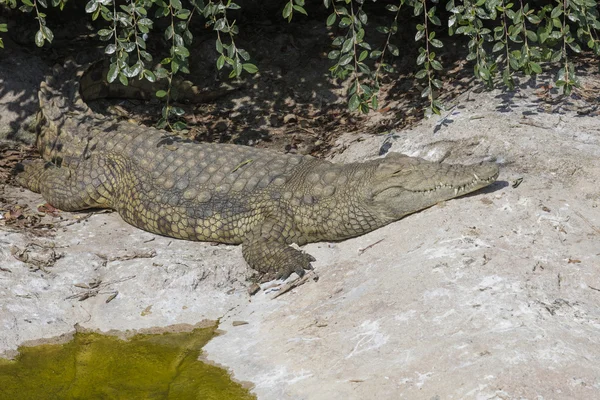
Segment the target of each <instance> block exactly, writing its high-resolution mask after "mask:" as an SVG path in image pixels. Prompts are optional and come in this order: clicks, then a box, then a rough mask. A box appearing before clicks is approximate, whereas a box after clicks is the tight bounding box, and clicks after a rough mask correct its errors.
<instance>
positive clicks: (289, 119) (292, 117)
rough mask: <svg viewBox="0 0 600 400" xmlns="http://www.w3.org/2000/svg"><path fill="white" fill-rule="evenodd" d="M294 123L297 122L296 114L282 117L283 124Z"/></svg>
mask: <svg viewBox="0 0 600 400" xmlns="http://www.w3.org/2000/svg"><path fill="white" fill-rule="evenodd" d="M295 122H298V117H296V114H287V115H286V116H285V117H283V123H284V124H292V123H295Z"/></svg>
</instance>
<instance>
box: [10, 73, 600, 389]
mask: <svg viewBox="0 0 600 400" xmlns="http://www.w3.org/2000/svg"><path fill="white" fill-rule="evenodd" d="M586 85H588V87H598V77H597V76H596V77H594V76H589V77H587V78H586V79H584V88H585V87H586ZM596 101H597V100H596ZM580 106H581V104H580V103H578V102H577V101H571V102H566V103H565V102H561V103H560V104H559V103H553V102H551V101H548V99H547V98H545V97H543V96H541V95H540V92H539V91H538V90H536V89H534V88H531V87H528V86H527V85H524V86H523V87H522V88H521V89H520V90H519V91H518V92H517V93H516V94H514V95H511V96H508V95H506V94H505V93H502V92H500V91H494V92H484V93H475V92H472V91H471V92H468V93H465V94H463V95H461V96H460V97H459V98H458V99H457V100H456V108H454V109H453V110H452V111H451V112H449V113H448V115H447V118H445V119H431V120H427V121H423V122H422V123H420V124H419V125H418V126H416V127H414V128H413V129H410V130H404V131H399V132H394V134H393V135H390V136H366V135H364V136H362V135H360V134H351V135H350V134H349V135H346V136H344V137H343V138H341V140H340V144H339V145H340V146H344V147H347V148H346V150H345V151H344V152H342V153H341V154H340V155H339V156H337V157H336V159H335V160H336V161H339V162H344V161H353V160H364V159H367V158H373V157H377V156H378V153H379V151H380V148H381V146H382V145H383V144H384V142H385V143H389V144H391V149H389V151H397V152H402V153H405V154H409V155H412V156H421V157H424V158H427V159H430V160H438V161H441V160H444V161H446V162H460V163H473V162H479V161H481V160H492V161H495V162H498V163H499V164H500V165H501V166H502V172H501V175H500V178H499V181H498V182H497V183H495V184H494V185H492V186H490V187H489V188H486V189H485V190H483V191H480V192H477V193H475V194H473V195H469V196H466V197H463V198H460V199H456V200H452V201H448V202H446V203H443V204H440V205H437V206H435V207H432V208H430V209H428V210H425V211H423V212H420V213H418V214H414V215H412V216H409V217H407V218H405V219H404V220H401V221H399V222H396V223H393V224H391V225H389V226H387V227H384V228H382V229H379V230H377V231H375V232H372V233H369V234H366V235H364V236H361V237H359V238H356V239H351V240H347V241H344V242H341V243H318V244H311V245H308V246H305V250H306V251H307V252H309V253H311V254H312V255H314V256H315V257H316V258H317V261H316V262H315V263H314V266H315V272H316V274H317V275H318V276H319V280H318V281H317V282H315V281H313V280H310V279H309V280H308V281H307V282H306V283H305V284H304V285H302V286H300V287H298V288H296V289H293V290H292V291H290V292H288V293H286V294H284V295H282V296H280V297H278V298H276V299H273V297H274V296H275V295H276V294H277V291H276V289H277V288H276V287H274V288H273V287H272V288H268V286H269V285H266V286H265V287H264V289H266V290H262V291H260V292H259V293H258V294H257V295H255V296H253V297H250V296H249V295H248V293H247V291H246V286H247V283H246V281H245V279H246V277H247V276H248V275H249V273H250V271H249V270H248V269H247V267H246V265H245V263H244V261H243V258H242V255H241V248H239V247H235V246H225V245H216V246H215V245H211V244H209V243H193V242H185V241H179V240H175V239H170V238H164V237H159V236H156V235H153V234H150V233H147V232H143V231H140V230H137V229H135V228H133V227H131V226H129V225H127V224H126V223H124V222H123V221H122V220H121V219H120V218H119V217H118V215H116V214H114V213H111V214H94V215H88V214H85V213H75V214H71V213H61V214H60V215H61V218H62V219H59V218H54V219H52V222H53V224H54V225H55V228H54V229H49V230H47V231H45V230H43V229H41V230H40V229H38V230H36V231H35V232H32V231H29V230H22V229H13V228H11V227H9V226H5V227H0V266H1V268H0V329H1V331H2V335H0V353H2V354H4V355H5V356H14V354H15V349H16V348H17V347H18V346H19V345H21V344H23V343H27V342H30V341H35V340H38V339H42V338H51V337H55V336H58V335H61V334H65V333H69V332H72V331H73V329H74V326H75V325H76V324H79V325H81V326H83V327H85V328H89V329H97V330H100V331H108V330H111V329H118V330H134V329H140V328H149V327H156V326H166V325H172V324H178V323H189V324H195V323H198V322H200V321H202V320H205V319H209V320H214V319H218V318H221V329H222V330H223V334H222V335H221V336H219V337H217V338H215V339H214V340H212V341H211V342H210V343H209V344H208V345H207V346H206V347H205V354H204V357H206V358H207V359H209V360H211V361H214V362H216V363H219V364H221V365H223V366H226V367H227V368H229V369H230V370H231V371H232V375H233V376H234V377H235V379H238V380H241V381H248V382H251V383H252V384H254V393H256V394H257V396H258V398H259V399H261V400H262V399H264V400H270V399H274V400H275V399H298V400H300V399H310V400H312V399H378V400H381V399H399V398H407V399H584V398H589V399H592V398H600V363H598V360H599V359H600V257H599V256H600V162H599V161H598V160H599V158H600V117H598V115H597V113H596V114H595V113H594V112H591V113H588V114H587V115H581V114H578V113H577V111H578V110H580V109H581V107H580ZM521 178H522V181H521ZM517 181H521V183H520V184H519V185H515V184H514V183H515V182H517ZM515 186H516V187H515ZM0 197H2V199H3V202H4V203H5V205H6V204H17V203H18V204H29V205H30V207H31V208H32V209H35V208H36V207H37V205H38V204H41V203H43V200H42V198H41V197H40V196H38V195H36V194H33V193H31V192H28V191H24V190H22V189H19V188H15V187H12V186H3V187H2V188H0ZM44 218H46V219H51V218H52V217H50V216H46V217H44ZM98 281H101V284H100V285H99V286H97V287H96V288H97V290H94V289H85V288H83V287H81V286H83V285H81V284H82V283H88V284H89V283H93V282H98ZM76 285H77V286H76ZM91 286H94V285H91ZM116 291H118V295H117V296H116V297H115V298H114V299H113V300H112V301H110V302H108V303H107V302H106V300H107V299H108V298H109V297H111V295H112V294H114V293H115V292H116ZM242 321H243V322H246V324H241V323H240V322H242Z"/></svg>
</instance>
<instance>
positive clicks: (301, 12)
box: [293, 6, 308, 15]
mask: <svg viewBox="0 0 600 400" xmlns="http://www.w3.org/2000/svg"><path fill="white" fill-rule="evenodd" d="M293 7H294V10H296V11H298V12H299V13H300V14H304V15H308V13H307V12H306V10H305V9H304V8H303V7H301V6H293Z"/></svg>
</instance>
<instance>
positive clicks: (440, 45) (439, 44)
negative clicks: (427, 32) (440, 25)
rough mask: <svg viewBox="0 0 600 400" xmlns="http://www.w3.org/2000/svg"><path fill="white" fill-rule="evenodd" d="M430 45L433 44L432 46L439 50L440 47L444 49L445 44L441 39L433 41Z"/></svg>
mask: <svg viewBox="0 0 600 400" xmlns="http://www.w3.org/2000/svg"><path fill="white" fill-rule="evenodd" d="M429 43H431V45H432V46H433V47H438V48H440V47H444V44H443V43H442V41H441V40H439V39H432V40H431V41H430V42H429Z"/></svg>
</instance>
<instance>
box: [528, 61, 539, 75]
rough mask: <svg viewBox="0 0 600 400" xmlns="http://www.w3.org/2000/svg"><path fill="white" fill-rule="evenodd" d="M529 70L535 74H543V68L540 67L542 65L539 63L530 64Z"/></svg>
mask: <svg viewBox="0 0 600 400" xmlns="http://www.w3.org/2000/svg"><path fill="white" fill-rule="evenodd" d="M529 68H531V71H533V73H534V74H541V73H542V67H540V65H539V64H538V63H534V62H530V63H529Z"/></svg>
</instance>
